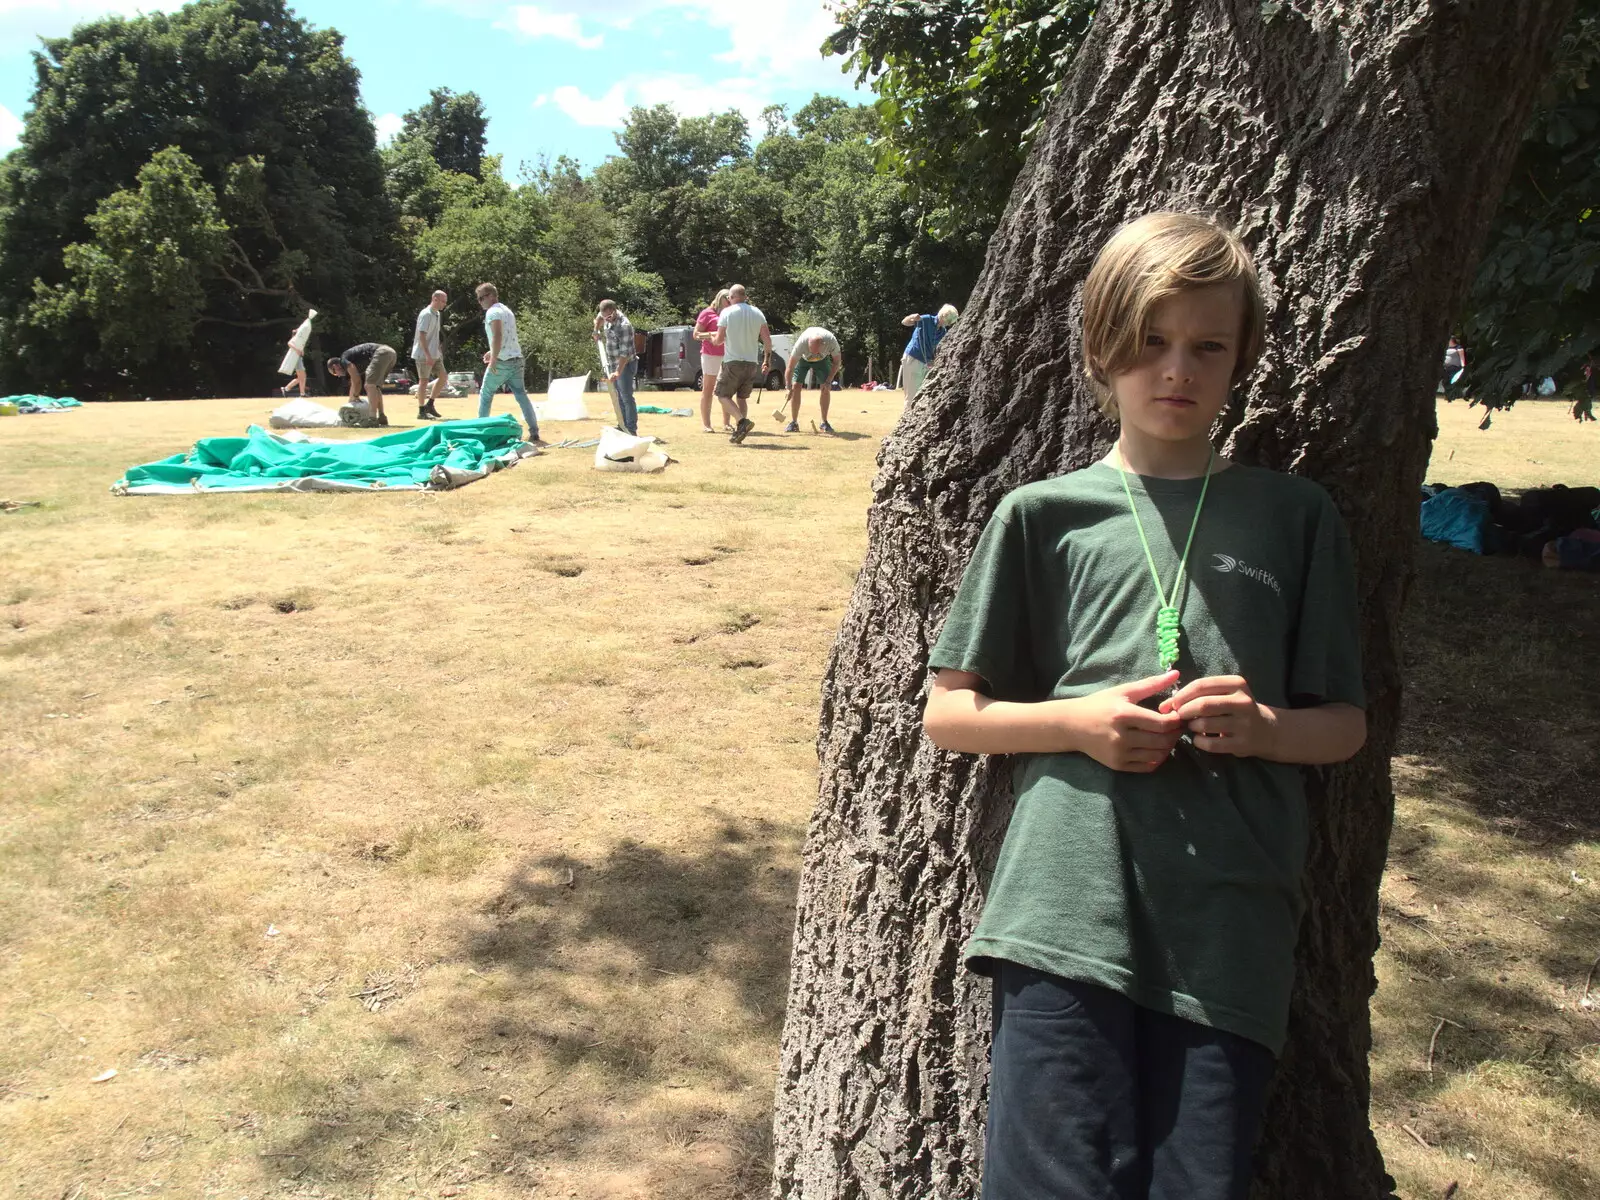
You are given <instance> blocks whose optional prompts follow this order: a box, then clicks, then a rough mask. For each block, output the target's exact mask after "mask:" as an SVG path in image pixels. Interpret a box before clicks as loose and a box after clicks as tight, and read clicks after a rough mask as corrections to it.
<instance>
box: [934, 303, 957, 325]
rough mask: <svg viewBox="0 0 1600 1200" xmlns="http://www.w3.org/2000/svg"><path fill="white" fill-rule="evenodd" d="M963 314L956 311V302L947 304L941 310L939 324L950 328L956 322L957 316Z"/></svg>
mask: <svg viewBox="0 0 1600 1200" xmlns="http://www.w3.org/2000/svg"><path fill="white" fill-rule="evenodd" d="M960 315H961V314H960V313H959V312H957V311H956V306H955V305H954V304H946V305H945V306H944V307H943V308H941V309H940V310H939V324H940V325H942V326H944V327H945V328H946V329H948V328H949V327H950V326H952V325H954V324H955V323H956V318H957V317H959V316H960Z"/></svg>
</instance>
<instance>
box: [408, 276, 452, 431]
mask: <svg viewBox="0 0 1600 1200" xmlns="http://www.w3.org/2000/svg"><path fill="white" fill-rule="evenodd" d="M448 303H450V297H449V296H447V295H445V294H444V293H443V292H435V293H434V294H433V299H432V300H430V301H428V307H427V308H425V309H423V310H422V311H421V312H419V313H418V314H417V335H416V337H415V339H414V340H413V341H412V343H411V357H412V359H413V360H414V361H415V362H416V364H417V420H419V421H442V420H444V414H443V413H441V412H440V411H439V410H438V409H437V408H435V407H434V406H433V402H434V401H435V400H437V399H438V398H439V393H440V392H442V391H444V389H445V388H446V387H447V386H448V385H449V382H450V377H449V376H448V375H447V374H446V373H445V369H444V341H443V339H442V338H441V336H440V332H441V325H442V321H441V319H440V315H439V314H440V313H442V312H444V306H445V305H446V304H448ZM430 386H431V387H432V389H433V394H432V395H431V396H430V395H429V394H428V389H429V387H430Z"/></svg>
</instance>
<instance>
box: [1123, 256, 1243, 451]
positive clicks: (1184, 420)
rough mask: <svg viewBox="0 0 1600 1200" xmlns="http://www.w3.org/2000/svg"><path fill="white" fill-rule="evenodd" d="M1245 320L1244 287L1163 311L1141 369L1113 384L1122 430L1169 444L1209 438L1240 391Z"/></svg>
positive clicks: (1195, 293)
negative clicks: (1236, 381) (1237, 374)
mask: <svg viewBox="0 0 1600 1200" xmlns="http://www.w3.org/2000/svg"><path fill="white" fill-rule="evenodd" d="M1243 317H1244V295H1243V293H1242V291H1241V290H1240V287H1239V285H1238V284H1231V283H1219V284H1212V285H1210V286H1207V287H1202V288H1194V289H1192V290H1189V291H1184V292H1179V293H1178V294H1177V295H1176V296H1170V297H1168V298H1167V299H1165V300H1163V301H1161V302H1160V303H1158V304H1157V305H1156V306H1155V308H1154V309H1153V310H1152V311H1151V313H1150V328H1149V332H1148V333H1147V334H1146V336H1145V344H1144V350H1143V352H1142V353H1141V354H1140V357H1139V360H1138V362H1136V363H1135V364H1134V365H1133V366H1132V367H1129V368H1128V369H1127V370H1126V371H1122V372H1120V373H1118V374H1116V375H1114V376H1112V378H1111V390H1112V392H1113V393H1114V394H1115V395H1116V398H1117V409H1118V412H1119V413H1120V414H1121V420H1122V424H1123V425H1124V426H1132V427H1133V428H1134V429H1136V430H1138V431H1139V432H1140V433H1142V434H1144V435H1145V436H1147V437H1151V438H1155V439H1157V440H1159V441H1163V442H1181V441H1190V440H1192V439H1194V438H1205V437H1209V436H1210V432H1211V423H1212V422H1213V421H1215V420H1216V419H1217V414H1218V413H1220V412H1221V411H1222V406H1223V405H1224V404H1226V403H1227V402H1228V392H1229V389H1230V388H1231V387H1232V386H1233V370H1234V366H1235V364H1236V363H1237V362H1238V361H1239V341H1240V337H1239V332H1240V326H1241V324H1242V323H1243Z"/></svg>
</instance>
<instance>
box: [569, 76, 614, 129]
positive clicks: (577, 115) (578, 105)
mask: <svg viewBox="0 0 1600 1200" xmlns="http://www.w3.org/2000/svg"><path fill="white" fill-rule="evenodd" d="M550 100H551V102H552V103H554V104H555V106H556V107H557V108H559V109H560V110H561V111H562V112H564V113H566V114H567V116H569V117H571V118H572V120H573V121H575V122H576V123H577V124H579V125H598V126H601V127H602V128H603V127H607V126H610V127H612V128H621V126H622V119H623V118H624V117H625V116H627V115H628V104H627V100H626V99H625V98H624V89H623V85H622V84H620V83H617V84H613V85H612V86H611V90H610V91H608V92H607V93H606V94H605V95H604V96H601V97H599V98H597V99H591V98H590V97H588V96H585V95H584V94H583V93H582V92H580V91H579V90H578V89H577V88H575V87H572V86H571V85H570V84H568V85H565V86H563V87H558V88H556V90H555V91H553V92H551V93H550Z"/></svg>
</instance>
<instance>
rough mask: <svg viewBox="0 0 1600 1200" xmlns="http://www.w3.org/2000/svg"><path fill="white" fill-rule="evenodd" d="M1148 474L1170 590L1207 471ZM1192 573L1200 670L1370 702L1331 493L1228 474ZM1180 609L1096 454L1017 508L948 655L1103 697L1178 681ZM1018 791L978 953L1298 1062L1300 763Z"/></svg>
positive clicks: (1029, 697) (1217, 765)
mask: <svg viewBox="0 0 1600 1200" xmlns="http://www.w3.org/2000/svg"><path fill="white" fill-rule="evenodd" d="M1129 482H1130V483H1132V484H1133V495H1134V499H1135V502H1136V503H1138V505H1139V513H1140V516H1141V517H1143V519H1144V525H1145V531H1146V533H1147V534H1148V535H1149V538H1150V549H1151V553H1152V554H1153V555H1154V556H1155V562H1156V568H1157V570H1158V571H1160V573H1161V582H1162V586H1163V587H1165V588H1169V589H1170V588H1171V586H1172V584H1171V580H1172V577H1173V575H1174V574H1175V573H1176V571H1177V565H1178V558H1179V555H1180V554H1181V553H1182V551H1183V542H1184V538H1185V537H1186V536H1187V535H1188V532H1189V523H1190V521H1191V519H1192V518H1193V516H1194V506H1195V502H1196V500H1197V499H1198V498H1199V495H1200V485H1201V481H1200V480H1199V479H1182V480H1172V479H1155V478H1138V479H1134V478H1130V480H1129ZM1189 579H1190V581H1191V582H1190V584H1189V585H1188V587H1187V588H1186V589H1185V592H1184V596H1183V599H1182V604H1181V607H1182V609H1183V629H1184V638H1183V647H1182V654H1181V657H1180V659H1179V662H1178V667H1179V669H1180V670H1181V671H1182V673H1183V674H1182V678H1183V680H1184V681H1185V682H1187V681H1189V680H1192V679H1197V678H1200V677H1202V676H1208V675H1242V676H1243V677H1244V678H1245V679H1247V680H1248V681H1249V682H1250V687H1251V690H1252V691H1253V693H1254V694H1255V697H1256V699H1257V700H1260V701H1261V702H1262V703H1264V704H1270V705H1273V706H1276V707H1303V706H1308V705H1315V704H1323V703H1332V702H1338V701H1342V702H1344V703H1347V704H1354V705H1358V706H1360V705H1363V704H1364V697H1363V693H1362V686H1361V655H1360V647H1359V642H1358V637H1357V630H1356V599H1355V581H1354V571H1353V568H1352V564H1351V555H1350V542H1349V536H1348V534H1347V533H1346V531H1345V527H1344V522H1343V521H1342V520H1341V519H1340V517H1339V514H1338V512H1337V510H1336V509H1335V508H1334V506H1333V502H1332V501H1331V500H1330V499H1329V497H1328V494H1327V493H1326V492H1324V491H1323V490H1322V488H1321V487H1319V486H1318V485H1317V484H1315V483H1313V482H1311V481H1309V480H1306V479H1302V478H1299V477H1296V476H1292V475H1280V474H1278V473H1276V472H1273V471H1266V470H1262V469H1259V468H1255V467H1244V466H1233V467H1230V468H1229V469H1227V470H1224V471H1221V472H1220V473H1217V474H1214V475H1213V476H1212V479H1211V486H1210V491H1209V494H1208V495H1207V497H1206V502H1205V509H1204V511H1203V512H1202V513H1201V516H1200V524H1199V528H1198V530H1197V532H1196V533H1195V538H1194V549H1193V550H1192V551H1191V552H1190V556H1189ZM1175 602H1176V601H1175ZM1158 606H1159V601H1158V600H1157V598H1156V592H1155V587H1154V584H1153V583H1152V582H1151V579H1150V570H1149V567H1148V566H1147V565H1146V563H1145V556H1144V551H1143V550H1142V549H1141V548H1140V545H1139V535H1138V533H1137V531H1136V530H1135V527H1134V522H1133V517H1132V515H1131V514H1130V513H1129V511H1128V501H1127V497H1126V495H1125V494H1124V492H1123V487H1122V482H1121V480H1120V478H1119V476H1118V472H1117V470H1116V469H1115V468H1114V467H1110V466H1107V465H1105V464H1103V463H1097V464H1096V465H1094V466H1092V467H1088V468H1086V469H1084V470H1082V471H1075V472H1073V473H1072V474H1070V475H1064V476H1061V477H1060V478H1057V479H1050V480H1045V481H1043V482H1040V483H1033V484H1028V485H1027V486H1025V487H1021V488H1018V489H1017V490H1016V491H1014V492H1012V493H1011V494H1010V495H1009V496H1007V497H1006V498H1005V499H1004V500H1003V501H1002V502H1001V504H1000V507H999V509H998V510H997V511H996V512H995V515H994V517H993V518H992V519H991V520H990V522H989V525H988V528H986V529H985V530H984V532H983V536H982V538H981V539H980V540H979V542H978V546H977V549H976V550H975V551H974V552H973V556H972V561H971V562H970V563H969V564H968V565H967V570H966V574H965V575H964V576H963V578H962V581H961V589H960V591H959V593H958V594H957V596H956V599H955V602H954V604H953V605H952V606H951V608H950V614H949V617H948V618H947V619H946V621H945V625H944V630H943V632H942V633H941V634H940V636H939V641H938V644H937V645H936V646H935V647H934V650H933V654H932V656H931V660H930V661H931V665H932V666H933V667H934V668H936V669H937V668H941V667H949V668H953V669H956V670H960V671H970V672H972V673H974V674H977V675H980V676H982V677H983V679H984V681H985V683H986V685H987V687H988V690H989V693H990V694H991V695H993V696H994V697H995V698H997V699H1001V700H1018V701H1038V700H1048V699H1063V698H1067V697H1073V696H1083V695H1087V694H1089V693H1091V692H1095V691H1099V690H1101V689H1103V688H1106V687H1110V686H1114V685H1116V684H1120V683H1129V682H1132V681H1134V680H1136V679H1142V678H1145V677H1147V676H1151V675H1158V674H1160V673H1161V672H1160V667H1159V663H1158V662H1157V659H1156V638H1155V612H1156V609H1157V607H1158ZM1013 782H1014V786H1015V792H1016V809H1015V811H1014V812H1013V814H1012V817H1011V823H1010V826H1009V827H1008V828H1007V830H1006V838H1005V844H1004V845H1003V847H1002V848H1001V851H1000V858H999V862H998V863H997V864H996V867H995V873H994V878H993V880H992V881H991V884H990V887H989V892H988V896H987V901H986V904H985V907H984V911H983V917H982V919H981V920H980V921H979V923H978V928H977V931H976V932H975V933H974V935H973V938H972V941H971V943H970V944H969V945H968V947H967V961H968V965H969V966H971V967H972V968H973V969H974V970H978V971H985V972H987V971H989V970H991V968H992V964H991V963H989V961H988V960H991V959H1005V960H1007V961H1011V962H1016V963H1021V964H1023V965H1024V966H1030V967H1034V968H1036V969H1038V970H1042V971H1049V972H1052V973H1054V974H1057V975H1063V976H1066V977H1067V978H1071V979H1077V980H1082V981H1085V982H1088V983H1093V984H1098V985H1100V986H1102V987H1107V988H1112V989H1115V990H1116V991H1118V992H1121V993H1122V994H1123V995H1125V996H1127V997H1128V998H1129V999H1131V1000H1133V1001H1134V1002H1135V1003H1137V1004H1140V1005H1143V1006H1145V1007H1147V1008H1152V1009H1156V1010H1158V1011H1161V1012H1166V1013H1172V1014H1174V1015H1176V1016H1179V1017H1183V1018H1185V1019H1186V1020H1191V1021H1197V1022H1199V1023H1201V1024H1204V1025H1210V1026H1214V1027H1215V1028H1218V1029H1226V1030H1229V1031H1231V1032H1233V1033H1237V1034H1240V1035H1242V1036H1244V1037H1247V1038H1250V1039H1251V1040H1253V1041H1257V1042H1260V1043H1262V1044H1264V1045H1266V1046H1267V1047H1268V1048H1270V1049H1271V1050H1272V1051H1273V1052H1274V1053H1276V1052H1277V1051H1278V1050H1279V1048H1280V1047H1281V1046H1282V1044H1283V1038H1284V1032H1285V1025H1286V1022H1287V1018H1288V1009H1289V989H1290V985H1291V983H1292V982H1293V974H1294V945H1295V937H1296V932H1297V929H1298V926H1299V923H1300V915H1301V911H1302V908H1303V900H1302V895H1301V882H1300V878H1301V871H1302V868H1303V866H1304V861H1305V852H1306V833H1307V816H1306V802H1305V790H1304V785H1303V780H1302V778H1301V768H1300V767H1298V766H1292V765H1287V764H1283V763H1271V762H1266V761H1263V760H1261V759H1255V758H1235V757H1233V756H1231V755H1220V754H1218V755H1214V754H1207V753H1204V752H1203V751H1200V750H1196V749H1195V748H1194V747H1193V746H1192V745H1191V744H1190V743H1189V742H1188V740H1187V739H1185V740H1184V741H1181V742H1179V744H1178V748H1177V750H1176V752H1175V753H1174V754H1173V756H1172V757H1171V758H1170V759H1169V760H1168V761H1167V762H1166V763H1164V764H1162V765H1161V766H1160V767H1158V768H1157V769H1156V770H1155V771H1154V772H1152V773H1150V774H1148V775H1141V774H1133V773H1129V772H1122V771H1113V770H1111V769H1110V768H1109V767H1105V766H1102V765H1101V764H1100V763H1098V762H1096V761H1095V760H1093V759H1092V758H1090V757H1089V756H1088V755H1086V754H1030V755H1020V756H1018V759H1017V762H1016V765H1015V774H1014V780H1013Z"/></svg>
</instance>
